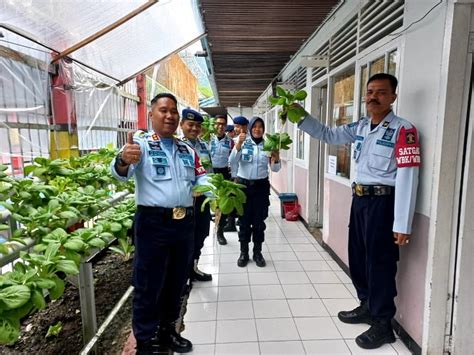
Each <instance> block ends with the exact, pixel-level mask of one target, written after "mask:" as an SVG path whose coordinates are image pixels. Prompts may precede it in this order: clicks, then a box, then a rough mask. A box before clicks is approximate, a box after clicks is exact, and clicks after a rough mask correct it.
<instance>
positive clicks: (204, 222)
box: [180, 109, 212, 281]
mask: <svg viewBox="0 0 474 355" xmlns="http://www.w3.org/2000/svg"><path fill="white" fill-rule="evenodd" d="M203 121H204V119H203V117H202V115H201V114H200V113H199V112H197V111H194V110H191V109H184V110H183V114H182V115H181V124H180V127H181V130H182V131H183V138H182V139H183V141H185V142H186V143H187V144H189V146H190V147H191V148H193V149H194V150H195V151H196V152H197V153H198V155H199V159H200V160H201V164H202V165H203V166H204V168H206V171H207V172H208V173H210V172H212V166H210V165H211V154H210V152H209V149H208V147H207V144H206V142H204V141H203V140H201V139H199V138H198V137H199V135H200V134H201V131H202V126H201V125H202V122H203ZM205 199H206V196H204V195H201V196H196V197H194V223H195V225H194V257H193V259H194V263H193V268H192V269H191V274H190V278H191V280H196V281H211V280H212V275H211V274H206V273H205V272H203V271H201V270H199V268H198V263H199V257H200V256H201V249H202V247H203V245H204V240H205V239H206V237H207V236H208V235H209V229H210V224H211V212H210V208H209V204H206V206H204V210H202V204H203V202H204V200H205Z"/></svg>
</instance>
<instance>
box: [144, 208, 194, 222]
mask: <svg viewBox="0 0 474 355" xmlns="http://www.w3.org/2000/svg"><path fill="white" fill-rule="evenodd" d="M137 210H138V211H141V212H151V213H156V214H162V215H164V216H165V218H169V219H183V218H184V217H187V216H192V215H193V214H194V208H193V207H173V208H171V207H158V206H143V205H138V206H137Z"/></svg>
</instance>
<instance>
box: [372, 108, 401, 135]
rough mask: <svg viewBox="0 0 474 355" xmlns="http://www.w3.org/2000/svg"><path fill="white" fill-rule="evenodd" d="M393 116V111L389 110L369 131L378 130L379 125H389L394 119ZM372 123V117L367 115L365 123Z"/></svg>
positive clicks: (383, 126) (384, 126) (385, 126)
mask: <svg viewBox="0 0 474 355" xmlns="http://www.w3.org/2000/svg"><path fill="white" fill-rule="evenodd" d="M394 117H395V114H394V113H393V111H390V112H389V113H388V114H387V115H386V116H385V117H384V118H383V120H382V121H380V123H379V124H378V125H377V127H376V128H375V129H374V130H373V131H371V132H377V131H378V130H379V128H380V127H382V128H385V129H386V128H387V127H388V126H389V125H390V122H392V120H393V119H394ZM371 123H372V118H371V117H367V124H368V125H369V126H370V124H371Z"/></svg>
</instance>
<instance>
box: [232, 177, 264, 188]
mask: <svg viewBox="0 0 474 355" xmlns="http://www.w3.org/2000/svg"><path fill="white" fill-rule="evenodd" d="M237 182H238V183H239V184H243V185H246V186H254V185H265V183H267V182H268V178H264V179H257V180H247V179H243V178H241V177H239V178H238V181H237Z"/></svg>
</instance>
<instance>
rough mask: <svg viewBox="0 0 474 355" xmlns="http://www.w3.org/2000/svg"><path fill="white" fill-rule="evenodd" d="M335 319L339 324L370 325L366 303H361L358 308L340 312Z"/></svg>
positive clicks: (370, 319) (370, 318)
mask: <svg viewBox="0 0 474 355" xmlns="http://www.w3.org/2000/svg"><path fill="white" fill-rule="evenodd" d="M337 317H338V318H339V320H340V321H341V322H344V323H350V324H359V323H367V324H369V325H371V324H372V317H371V316H370V313H369V308H368V307H367V302H364V303H362V304H361V305H360V306H359V307H356V308H354V309H353V310H351V311H341V312H339V313H338V314H337Z"/></svg>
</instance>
